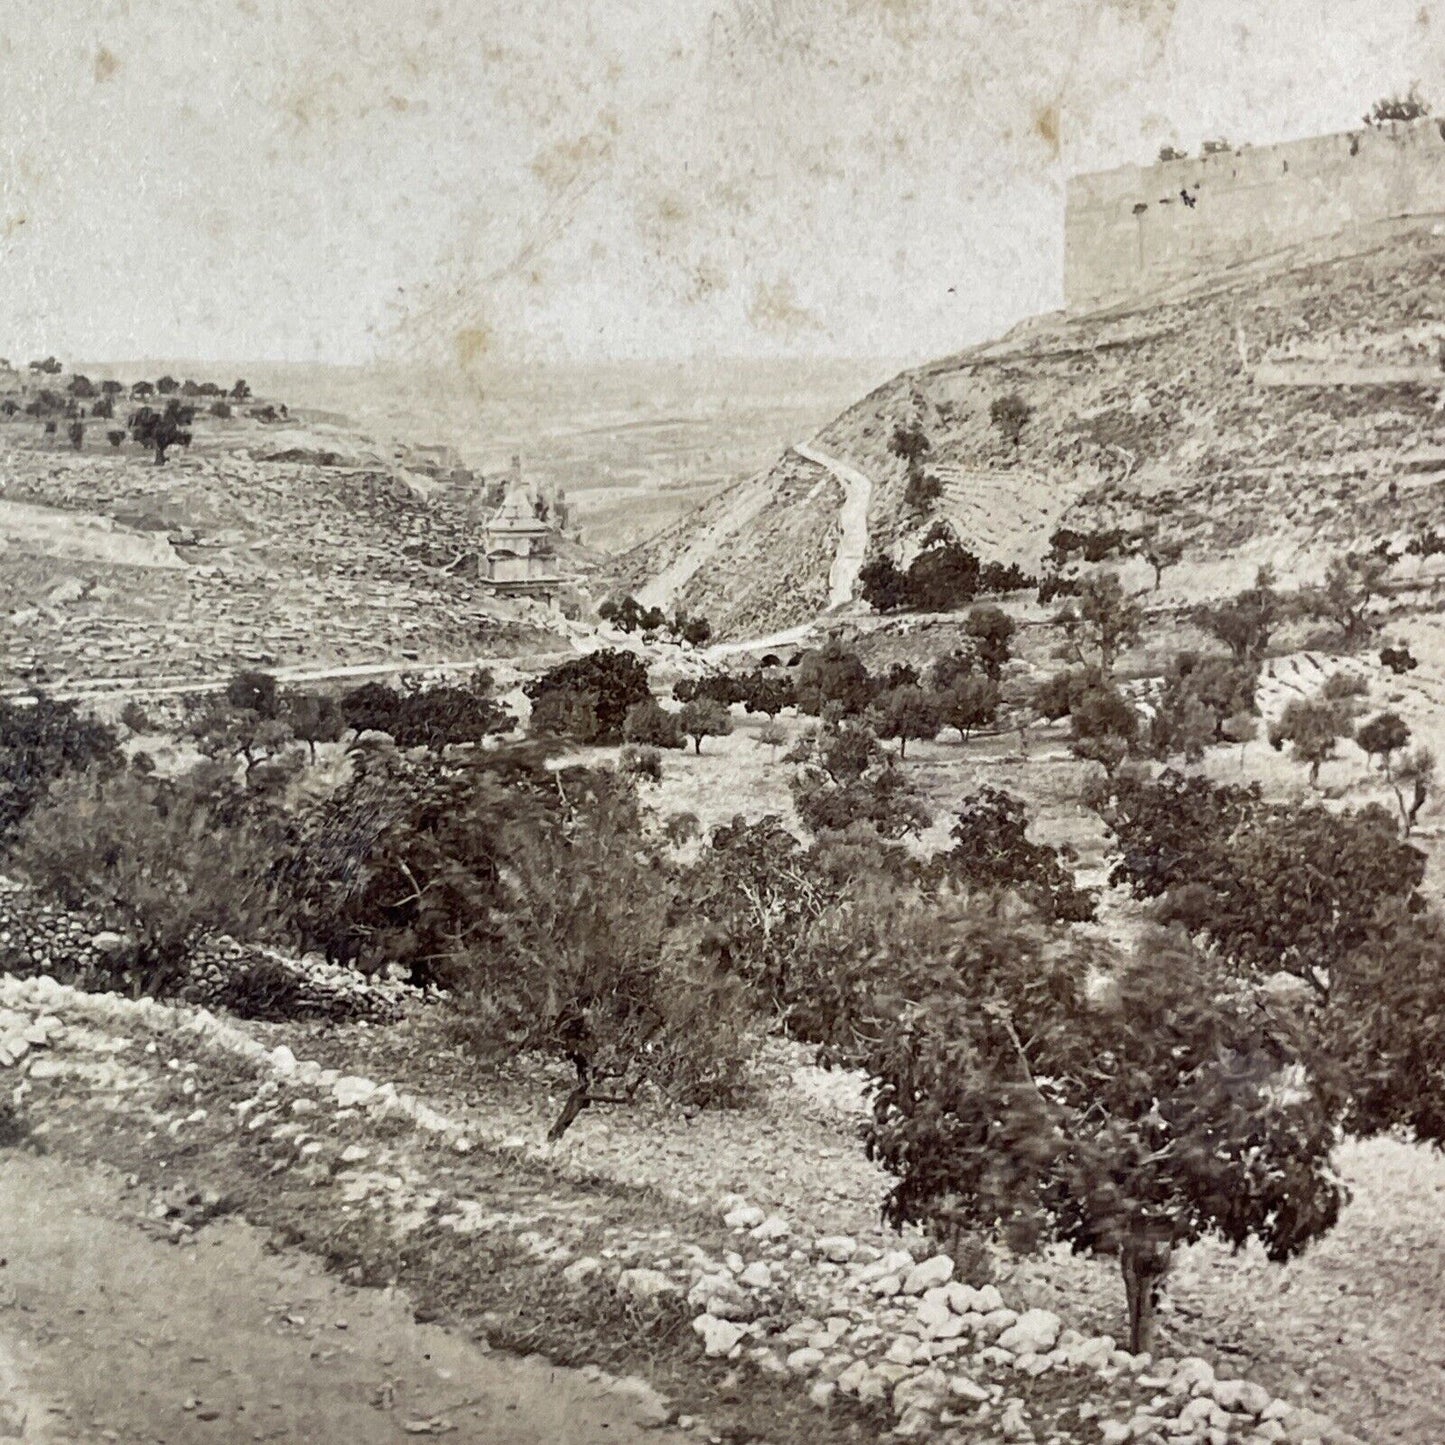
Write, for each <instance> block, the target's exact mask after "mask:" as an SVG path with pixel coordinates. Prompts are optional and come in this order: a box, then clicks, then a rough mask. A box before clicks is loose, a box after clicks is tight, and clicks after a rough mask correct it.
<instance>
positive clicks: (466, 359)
mask: <svg viewBox="0 0 1445 1445" xmlns="http://www.w3.org/2000/svg"><path fill="white" fill-rule="evenodd" d="M491 349H492V333H491V331H490V330H489V329H488V328H487V327H485V326H464V327H462V328H461V330H459V331H457V332H456V333H455V335H454V336H453V337H452V350H453V351H454V352H455V353H456V358H457V365H458V366H459V367H461V369H462V370H463V371H470V370H472V369H473V368H474V367H476V366H479V365H480V364H481V363H482V362H483V361H485V360H486V358H487V353H488V352H489V351H490V350H491Z"/></svg>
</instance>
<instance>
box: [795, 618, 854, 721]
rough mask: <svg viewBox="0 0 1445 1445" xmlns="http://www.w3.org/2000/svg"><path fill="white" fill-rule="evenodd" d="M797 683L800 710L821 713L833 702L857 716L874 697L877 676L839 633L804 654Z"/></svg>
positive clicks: (814, 715) (844, 710) (811, 714)
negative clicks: (846, 645) (842, 639)
mask: <svg viewBox="0 0 1445 1445" xmlns="http://www.w3.org/2000/svg"><path fill="white" fill-rule="evenodd" d="M795 687H796V689H797V697H798V711H799V712H802V713H807V714H808V715H809V716H811V717H819V716H821V715H822V713H823V711H824V709H825V708H827V707H829V706H830V705H832V706H834V707H836V708H838V709H839V710H840V711H841V712H842V713H843V714H845V715H848V716H854V715H857V714H860V713H862V712H865V711H866V710H867V708H868V705H869V703H871V702H872V701H873V692H874V689H873V680H872V678H870V677H869V675H868V669H867V667H865V666H864V664H863V659H862V658H861V657H859V656H858V654H857V653H856V652H853V651H850V650H849V649H848V648H847V647H845V646H844V645H843V643H842V641H841V640H840V639H839V638H836V637H830V638H829V639H828V641H827V642H825V643H824V644H823V646H822V647H820V648H815V649H813V650H811V651H809V652H805V653H804V654H803V660H802V662H801V663H799V665H798V677H797V682H796V683H795Z"/></svg>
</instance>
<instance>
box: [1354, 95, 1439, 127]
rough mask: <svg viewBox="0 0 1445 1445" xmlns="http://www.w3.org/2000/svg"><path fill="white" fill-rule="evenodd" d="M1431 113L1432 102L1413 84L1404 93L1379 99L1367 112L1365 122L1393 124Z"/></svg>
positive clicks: (1418, 118) (1370, 123)
mask: <svg viewBox="0 0 1445 1445" xmlns="http://www.w3.org/2000/svg"><path fill="white" fill-rule="evenodd" d="M1429 114H1430V102H1429V101H1428V100H1426V99H1425V98H1424V96H1422V95H1421V94H1420V88H1419V86H1417V85H1412V86H1411V87H1410V89H1409V90H1408V91H1406V93H1405V94H1404V95H1387V96H1383V97H1381V98H1380V99H1379V100H1377V101H1376V102H1375V103H1374V105H1372V106H1371V107H1370V109H1369V110H1368V111H1367V112H1366V113H1365V117H1364V120H1365V124H1366V125H1373V126H1384V125H1391V124H1393V123H1395V122H1397V121H1404V122H1409V121H1412V120H1420V119H1422V118H1423V117H1425V116H1427V115H1429Z"/></svg>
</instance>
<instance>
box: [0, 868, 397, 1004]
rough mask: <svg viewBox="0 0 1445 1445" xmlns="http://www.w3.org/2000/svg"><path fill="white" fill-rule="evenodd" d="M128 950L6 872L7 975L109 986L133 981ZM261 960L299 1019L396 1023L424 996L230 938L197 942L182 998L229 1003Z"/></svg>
mask: <svg viewBox="0 0 1445 1445" xmlns="http://www.w3.org/2000/svg"><path fill="white" fill-rule="evenodd" d="M126 947H127V945H126V940H125V939H124V938H123V937H122V936H121V935H120V934H118V933H113V932H110V931H108V930H103V929H102V930H98V929H97V928H96V926H95V923H94V921H93V920H91V919H87V918H84V917H82V916H81V915H80V914H77V913H70V912H67V911H66V910H65V909H62V908H56V907H54V906H52V905H51V904H48V903H44V902H42V901H41V900H40V899H38V898H36V897H35V895H34V894H33V893H31V892H30V890H29V889H27V888H26V887H24V885H22V884H20V883H17V882H15V881H14V880H13V879H8V878H4V877H0V974H4V973H6V972H10V973H15V974H17V975H22V976H25V977H30V978H41V977H54V978H62V979H67V980H74V981H75V982H76V983H77V984H78V985H80V986H82V987H100V988H106V987H108V986H111V985H114V984H116V983H122V984H123V983H125V982H127V979H126V977H125V976H124V975H123V974H122V972H121V967H122V964H121V962H120V961H121V960H123V958H124V955H125V951H126ZM258 964H264V965H266V966H267V967H268V968H269V969H270V970H271V971H272V973H273V974H276V973H284V974H285V976H286V977H287V978H288V979H289V980H290V981H291V985H292V986H291V1006H290V1008H289V1009H288V1012H293V1013H294V1015H295V1016H297V1017H315V1018H328V1019H368V1020H373V1021H390V1020H392V1019H395V1018H397V1017H398V1016H399V1015H400V1014H401V1011H402V1009H403V1008H404V1006H405V1005H406V1004H407V1003H408V1002H409V1001H416V1000H419V999H420V997H421V995H420V994H419V993H418V992H417V991H416V990H414V989H412V988H410V987H408V986H407V985H405V984H403V983H401V982H398V981H396V980H392V979H387V978H375V979H369V978H366V977H364V976H363V975H362V974H360V973H358V972H356V971H355V970H354V969H348V968H338V967H336V966H334V965H332V964H328V963H327V962H326V961H325V960H324V959H323V958H321V957H320V955H308V956H307V957H305V958H294V957H291V956H290V955H288V954H283V953H279V952H277V951H275V950H274V949H268V948H262V947H258V946H254V945H247V944H242V943H238V942H236V941H235V940H234V939H229V938H207V939H204V940H201V941H200V942H198V943H197V945H196V947H195V949H194V951H193V952H192V955H191V959H190V974H189V978H188V980H187V982H186V983H185V985H184V986H183V988H182V991H181V996H182V997H183V998H184V999H185V1000H186V1001H187V1002H189V1003H196V1004H210V1005H212V1006H216V1005H221V1004H224V1003H225V1002H226V1001H227V1000H228V998H230V997H232V996H233V988H232V986H233V981H234V980H235V978H236V976H237V975H239V974H243V973H244V972H245V971H247V970H248V969H251V968H253V967H255V966H256V965H258Z"/></svg>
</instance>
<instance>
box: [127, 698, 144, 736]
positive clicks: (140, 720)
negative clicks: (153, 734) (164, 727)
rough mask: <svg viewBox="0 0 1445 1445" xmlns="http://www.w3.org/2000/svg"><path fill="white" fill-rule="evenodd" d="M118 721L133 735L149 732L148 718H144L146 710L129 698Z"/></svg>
mask: <svg viewBox="0 0 1445 1445" xmlns="http://www.w3.org/2000/svg"><path fill="white" fill-rule="evenodd" d="M120 720H121V723H122V724H123V725H124V726H125V727H127V728H129V729H130V731H131V732H133V733H148V732H149V731H150V730H151V723H150V718H149V717H147V716H146V710H145V709H144V708H143V707H142V706H141V705H140V703H138V702H137V701H136V700H135V699H134V698H131V700H130V701H129V702H128V703H126V705H125V706H124V707H123V708H122V709H121V712H120Z"/></svg>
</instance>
